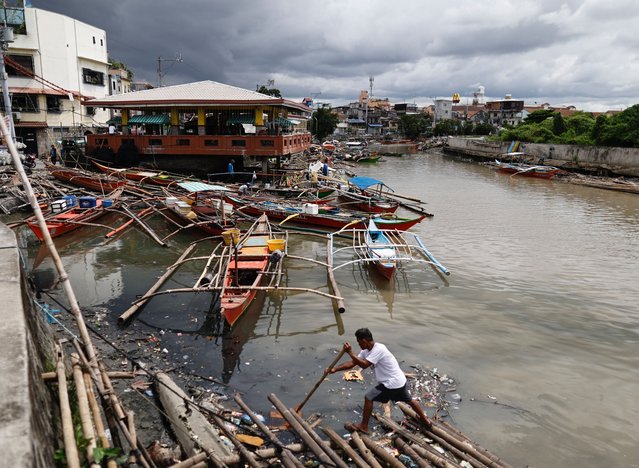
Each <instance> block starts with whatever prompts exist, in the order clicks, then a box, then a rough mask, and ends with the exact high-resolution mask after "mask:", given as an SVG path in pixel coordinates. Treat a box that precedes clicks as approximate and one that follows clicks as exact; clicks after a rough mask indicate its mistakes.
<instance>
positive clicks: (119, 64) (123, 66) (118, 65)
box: [109, 57, 133, 80]
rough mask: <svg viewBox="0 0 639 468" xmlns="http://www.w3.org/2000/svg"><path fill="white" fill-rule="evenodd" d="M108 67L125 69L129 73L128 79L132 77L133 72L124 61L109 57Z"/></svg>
mask: <svg viewBox="0 0 639 468" xmlns="http://www.w3.org/2000/svg"><path fill="white" fill-rule="evenodd" d="M109 69H111V70H126V72H127V74H128V75H129V79H130V80H132V79H133V72H132V71H131V70H130V69H129V67H128V66H127V64H126V63H124V62H120V61H119V60H115V59H114V58H113V57H109Z"/></svg>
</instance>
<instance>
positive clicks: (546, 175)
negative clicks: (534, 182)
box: [495, 161, 561, 179]
mask: <svg viewBox="0 0 639 468" xmlns="http://www.w3.org/2000/svg"><path fill="white" fill-rule="evenodd" d="M495 163H496V164H497V170H498V171H499V172H502V173H504V174H512V175H513V176H515V175H520V176H523V177H537V178H540V179H552V178H553V177H555V175H557V174H558V173H560V172H561V169H559V168H557V167H554V166H544V165H536V166H535V165H531V164H522V163H503V162H500V161H495Z"/></svg>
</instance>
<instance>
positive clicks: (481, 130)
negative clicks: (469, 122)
mask: <svg viewBox="0 0 639 468" xmlns="http://www.w3.org/2000/svg"><path fill="white" fill-rule="evenodd" d="M494 131H495V127H493V126H492V125H490V124H489V123H478V124H477V125H475V128H474V129H473V133H474V134H475V135H490V134H491V133H492V132H494Z"/></svg>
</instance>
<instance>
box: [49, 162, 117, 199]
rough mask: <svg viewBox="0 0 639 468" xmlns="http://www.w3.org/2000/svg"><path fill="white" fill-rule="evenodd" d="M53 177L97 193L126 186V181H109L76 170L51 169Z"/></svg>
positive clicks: (102, 177)
mask: <svg viewBox="0 0 639 468" xmlns="http://www.w3.org/2000/svg"><path fill="white" fill-rule="evenodd" d="M49 171H50V172H51V175H52V176H53V177H55V178H56V179H58V180H60V181H62V182H68V183H70V184H73V185H76V186H78V187H83V188H88V189H90V190H95V191H96V192H102V193H107V192H112V191H114V190H115V189H117V188H119V187H122V186H123V185H126V180H117V179H109V178H106V177H104V176H99V175H97V174H96V175H95V176H93V175H90V174H86V173H84V172H80V171H77V170H74V169H56V168H55V167H49Z"/></svg>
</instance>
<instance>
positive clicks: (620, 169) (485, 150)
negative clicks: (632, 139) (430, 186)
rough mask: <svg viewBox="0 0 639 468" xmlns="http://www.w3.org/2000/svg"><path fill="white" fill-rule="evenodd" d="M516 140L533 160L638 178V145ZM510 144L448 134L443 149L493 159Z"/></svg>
mask: <svg viewBox="0 0 639 468" xmlns="http://www.w3.org/2000/svg"><path fill="white" fill-rule="evenodd" d="M517 143H518V145H517V149H516V151H520V152H524V153H525V154H526V156H527V157H528V158H529V159H530V161H531V162H532V163H533V164H535V163H537V162H538V161H540V160H543V161H544V164H547V165H550V166H556V167H558V168H560V169H564V170H567V171H572V172H577V173H582V174H588V175H599V176H608V177H635V178H639V148H611V147H597V146H577V145H554V144H540V143H519V142H517ZM511 145H512V142H502V141H487V140H485V139H484V138H476V137H473V138H470V137H468V138H466V137H448V141H447V143H446V145H445V146H444V148H443V151H444V152H446V153H452V154H457V155H461V156H467V157H470V158H472V159H475V160H478V161H494V160H495V159H500V158H502V157H503V155H504V154H506V153H508V152H509V149H510V148H511ZM511 151H512V150H511Z"/></svg>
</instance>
